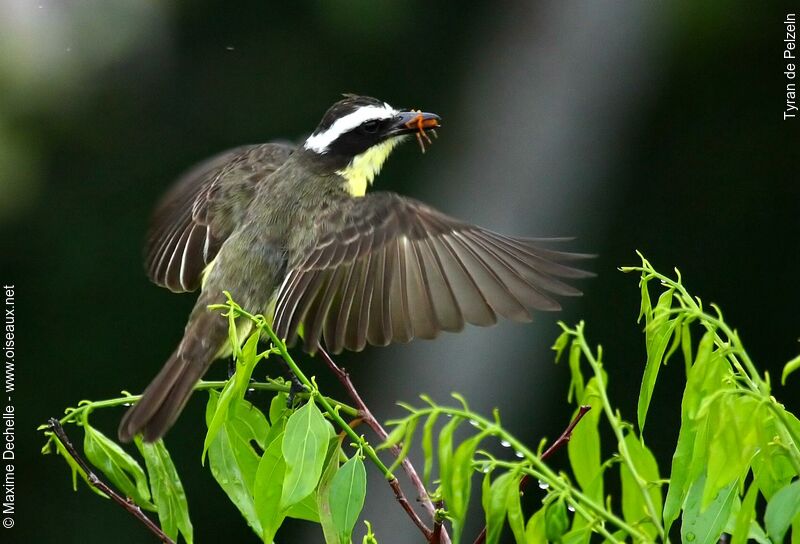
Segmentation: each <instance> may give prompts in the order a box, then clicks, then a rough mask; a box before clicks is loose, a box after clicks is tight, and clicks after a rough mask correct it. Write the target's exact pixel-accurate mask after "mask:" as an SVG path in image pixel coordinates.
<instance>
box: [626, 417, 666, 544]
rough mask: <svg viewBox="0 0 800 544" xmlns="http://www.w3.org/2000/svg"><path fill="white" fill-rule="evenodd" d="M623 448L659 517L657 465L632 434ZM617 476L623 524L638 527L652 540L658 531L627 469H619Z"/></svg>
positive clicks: (628, 436)
mask: <svg viewBox="0 0 800 544" xmlns="http://www.w3.org/2000/svg"><path fill="white" fill-rule="evenodd" d="M624 440H625V446H626V447H627V449H628V453H629V454H630V461H631V462H632V463H633V466H634V467H635V468H636V472H637V473H638V474H639V476H640V477H641V478H642V479H643V480H644V481H645V482H647V485H648V491H647V493H648V494H649V496H650V500H651V501H652V503H653V506H654V508H655V509H656V512H655V515H656V516H658V517H659V518H660V517H661V488H660V487H659V483H658V482H659V480H660V477H659V475H658V464H657V463H656V459H655V457H654V456H653V454H652V452H651V451H650V450H649V449H648V448H647V446H645V445H644V444H642V442H641V441H640V440H639V439H638V438H636V436H634V435H633V434H632V433H630V434H628V435H627V436H626V437H625V438H624ZM620 476H621V479H622V514H623V517H624V518H625V521H627V522H629V523H631V524H632V525H639V526H640V528H641V530H642V531H644V532H645V533H647V534H648V535H649V536H651V537H652V538H655V537H656V536H657V535H658V528H657V527H655V526H654V525H653V523H652V520H650V518H649V517H648V512H647V507H646V502H645V497H643V496H642V493H641V490H640V489H639V486H638V484H637V483H636V480H635V479H634V477H633V474H632V473H631V471H630V470H629V468H628V465H627V464H625V463H622V464H621V465H620Z"/></svg>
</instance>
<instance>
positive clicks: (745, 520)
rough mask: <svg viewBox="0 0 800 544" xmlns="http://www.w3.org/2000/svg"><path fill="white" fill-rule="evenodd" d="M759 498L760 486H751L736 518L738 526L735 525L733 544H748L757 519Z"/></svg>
mask: <svg viewBox="0 0 800 544" xmlns="http://www.w3.org/2000/svg"><path fill="white" fill-rule="evenodd" d="M757 498H758V486H756V485H755V484H750V487H749V488H748V489H747V493H746V494H745V496H744V500H743V501H742V506H741V507H740V508H739V513H738V515H737V516H736V524H735V525H734V529H733V533H732V534H731V536H733V540H732V541H731V544H747V540H748V538H749V535H750V525H752V523H753V520H755V518H756V499H757Z"/></svg>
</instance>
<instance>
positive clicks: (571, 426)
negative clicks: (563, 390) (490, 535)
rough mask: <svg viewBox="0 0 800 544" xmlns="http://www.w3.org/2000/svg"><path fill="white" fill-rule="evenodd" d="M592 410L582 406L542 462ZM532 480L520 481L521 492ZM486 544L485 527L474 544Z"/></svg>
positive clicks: (544, 455) (567, 440) (558, 447)
mask: <svg viewBox="0 0 800 544" xmlns="http://www.w3.org/2000/svg"><path fill="white" fill-rule="evenodd" d="M591 409H592V407H591V406H581V407H580V408H578V414H577V415H576V416H575V418H574V419H573V420H572V421H570V422H569V425H567V428H566V429H564V432H563V433H561V436H559V437H558V438H557V439H556V441H555V442H553V443H552V444H550V447H549V448H547V449H546V450H544V453H542V456H541V457H540V459H541V460H542V461H544V460H546V459H547V458H548V457H550V456H551V455H553V454H554V453H555V452H557V451H558V450H560V449H561V448H563V447H564V444H566V443H567V442H569V439H570V438H572V431H574V430H575V426H576V425H577V424H578V423H580V421H581V419H583V416H585V415H586V412H588V411H589V410H591ZM530 479H531V477H530V476H529V475H528V474H526V475H525V476H523V477H522V479H521V480H520V481H519V489H520V491H522V490H523V489H525V486H527V485H528V482H529V481H530ZM484 542H486V527H484V528H483V529H482V530H481V532H480V534H479V535H478V537H477V538H476V539H475V542H474V544H483V543H484Z"/></svg>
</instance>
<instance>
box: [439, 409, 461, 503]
mask: <svg viewBox="0 0 800 544" xmlns="http://www.w3.org/2000/svg"><path fill="white" fill-rule="evenodd" d="M462 421H463V420H462V419H461V418H460V417H454V418H453V419H451V420H450V421H448V422H447V424H446V425H445V426H444V427H442V431H441V432H440V433H439V448H438V451H439V481H440V482H441V484H440V485H441V488H442V494H443V495H444V496H445V497H452V496H453V479H452V476H451V474H452V457H453V433H455V432H456V428H458V426H459V425H460V424H461V422H462Z"/></svg>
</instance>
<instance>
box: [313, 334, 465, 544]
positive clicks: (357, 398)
mask: <svg viewBox="0 0 800 544" xmlns="http://www.w3.org/2000/svg"><path fill="white" fill-rule="evenodd" d="M319 354H320V356H321V357H322V360H323V361H325V364H327V365H328V368H330V369H331V371H332V372H333V373H334V375H335V376H336V378H337V379H338V380H339V382H340V383H341V384H342V386H344V388H345V390H346V391H347V394H348V395H349V396H350V398H351V399H352V401H353V403H354V404H355V407H356V409H357V410H358V412H359V415H360V416H361V418H362V419H363V420H364V423H366V424H367V426H368V427H369V428H370V429H372V431H373V432H374V433H375V434H376V435H378V438H380V439H381V440H383V441H385V440H386V438H388V436H389V434H388V433H387V432H386V429H384V428H383V425H381V424H380V422H379V421H378V420H377V419H375V416H373V415H372V412H371V411H370V410H369V408H368V407H367V405H366V404H365V403H364V400H363V399H362V398H361V395H360V394H359V393H358V391H357V390H356V388H355V386H354V385H353V382H352V380H350V375H349V374H348V373H347V372H346V371H345V370H344V369H343V368H340V367H339V365H337V364H336V363H335V362H334V360H333V358H331V356H330V355H329V354H328V352H327V351H325V350H324V349H323V348H322V346H319ZM390 451H391V452H392V454H394V455H395V457H396V456H398V455H400V446H397V445H395V446H392V447H391V448H390ZM401 466H402V467H403V471H404V472H405V473H406V475H407V476H408V478H409V480H411V483H412V484H414V487H415V488H416V490H417V494H418V495H419V500H420V501H421V502H422V505H423V506H424V507H425V509H426V510H427V511H428V512H429V513H430V515H431V518H432V519H434V520H435V519H436V507H435V506H434V505H433V502H432V501H431V499H430V497H428V492H427V490H426V489H425V484H423V483H422V479H421V478H420V477H419V474H417V471H416V469H415V468H414V465H412V464H411V461H410V460H409V459H408V457H406V458H405V459H403V462H402V463H401ZM396 481H397V480H395V482H396ZM390 485H391V482H390ZM392 489H393V490H394V491H395V497H397V500H398V502H400V505H401V506H403V509H404V510H405V511H406V513H407V514H408V515H409V517H410V518H411V520H412V521H413V522H414V525H416V526H417V527H419V529H420V530H421V531H422V533H423V534H424V535H425V539H426V540H427V541H428V542H432V540H431V538H432V535H433V531H432V530H431V529H430V528H428V526H427V525H425V523H423V522H422V520H420V518H419V516H418V515H417V513H416V512H415V511H414V509H413V508H411V505H410V504H409V502H408V499H406V498H405V495H404V494H403V490H402V489H401V488H400V485H399V484H398V485H397V488H396V489H395V487H394V486H392ZM398 491H399V496H398ZM401 499H402V500H401ZM440 525H441V524H440ZM439 542H440V543H441V544H450V536H449V535H448V534H447V531H446V530H445V529H444V528H440V536H439Z"/></svg>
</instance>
